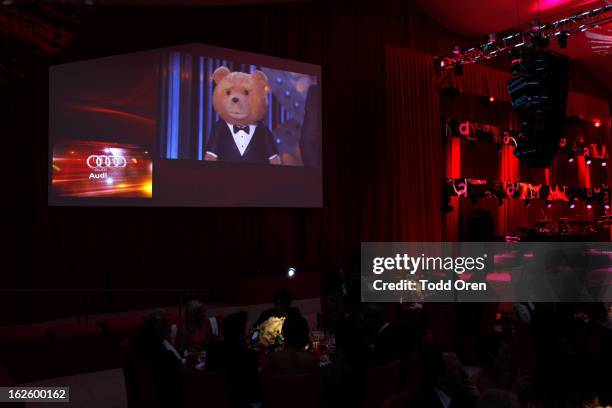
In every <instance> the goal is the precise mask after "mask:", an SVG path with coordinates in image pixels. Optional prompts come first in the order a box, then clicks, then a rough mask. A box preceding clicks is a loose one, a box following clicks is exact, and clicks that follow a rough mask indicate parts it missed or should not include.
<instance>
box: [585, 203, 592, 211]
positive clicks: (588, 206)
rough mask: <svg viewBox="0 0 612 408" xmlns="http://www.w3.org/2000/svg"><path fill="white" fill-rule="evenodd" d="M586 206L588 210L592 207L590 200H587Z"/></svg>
mask: <svg viewBox="0 0 612 408" xmlns="http://www.w3.org/2000/svg"><path fill="white" fill-rule="evenodd" d="M586 208H588V209H589V210H590V209H591V208H593V204H591V202H590V201H587V205H586Z"/></svg>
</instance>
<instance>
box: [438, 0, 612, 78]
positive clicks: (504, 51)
mask: <svg viewBox="0 0 612 408" xmlns="http://www.w3.org/2000/svg"><path fill="white" fill-rule="evenodd" d="M610 22H612V4H606V5H605V6H601V7H598V8H595V9H592V10H588V11H584V12H581V13H577V14H574V15H571V16H569V17H566V18H562V19H560V20H556V21H553V22H552V23H547V24H539V23H532V27H531V30H529V31H523V32H518V33H507V34H495V35H493V34H490V35H489V40H488V41H487V42H486V43H484V44H481V45H479V46H477V47H472V48H468V49H466V50H461V49H460V48H459V47H454V48H453V50H452V54H451V55H449V56H438V57H436V59H435V60H434V64H435V67H436V69H437V70H440V71H447V70H453V69H455V66H456V65H466V64H473V63H476V62H480V61H483V60H488V59H491V58H494V57H498V56H500V55H508V54H512V55H520V51H521V50H523V48H525V47H530V48H533V47H536V48H545V47H546V46H547V45H548V42H550V40H551V39H554V38H555V37H556V39H557V42H558V44H559V47H560V48H565V47H566V46H567V40H568V37H569V36H570V35H571V34H573V33H577V32H584V31H588V30H591V29H593V28H596V27H599V26H602V25H604V24H607V23H610Z"/></svg>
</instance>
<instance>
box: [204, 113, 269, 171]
mask: <svg viewBox="0 0 612 408" xmlns="http://www.w3.org/2000/svg"><path fill="white" fill-rule="evenodd" d="M206 152H210V153H213V154H215V155H216V156H217V160H219V161H224V162H239V163H260V164H268V163H269V159H270V158H271V157H272V156H274V155H277V154H278V150H277V149H276V144H275V143H274V136H273V135H272V132H270V130H269V129H268V128H267V127H266V126H265V125H264V124H263V123H261V122H260V123H258V124H257V127H256V128H255V133H253V137H252V138H251V141H250V143H249V145H248V146H247V148H246V150H245V151H244V154H243V155H240V151H239V150H238V147H237V146H236V143H235V142H234V137H233V135H232V132H231V131H230V129H229V127H228V126H227V123H226V122H225V121H224V120H220V121H218V122H217V123H215V124H214V125H213V128H212V130H211V132H210V137H209V139H208V144H207V145H206Z"/></svg>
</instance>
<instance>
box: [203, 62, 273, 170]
mask: <svg viewBox="0 0 612 408" xmlns="http://www.w3.org/2000/svg"><path fill="white" fill-rule="evenodd" d="M213 81H214V82H215V90H214V92H213V108H214V109H215V111H216V112H217V113H218V114H219V117H220V120H219V121H218V122H217V123H215V124H214V125H213V128H212V130H211V133H210V137H209V139H208V143H207V144H206V154H205V156H204V160H207V161H224V162H241V163H265V164H268V163H269V164H280V163H281V160H280V157H279V155H278V150H277V149H276V144H275V143H274V137H273V135H272V132H270V129H268V128H267V127H266V125H264V124H263V122H262V119H263V118H264V117H265V115H266V112H267V110H268V91H269V85H268V78H267V77H266V74H264V73H263V72H261V71H254V72H252V73H250V74H246V73H244V72H230V70H229V69H227V68H226V67H219V68H217V69H216V70H215V72H214V73H213Z"/></svg>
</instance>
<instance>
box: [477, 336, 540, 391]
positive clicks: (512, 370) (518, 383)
mask: <svg viewBox="0 0 612 408" xmlns="http://www.w3.org/2000/svg"><path fill="white" fill-rule="evenodd" d="M476 352H477V353H478V358H479V360H480V364H481V367H480V370H479V371H478V372H477V373H476V374H474V375H473V376H472V378H471V381H472V382H473V383H474V385H476V387H478V391H480V392H481V393H484V392H485V391H487V390H490V389H500V390H511V391H513V392H514V393H516V394H517V395H521V396H525V395H526V393H527V392H528V391H529V389H530V386H531V380H530V377H529V376H528V375H522V376H520V377H517V373H516V367H515V365H514V357H513V354H512V352H511V350H510V344H509V342H508V340H507V339H506V337H505V336H504V335H503V334H501V333H497V332H492V333H489V334H487V335H484V336H483V337H481V338H480V339H479V340H478V342H477V344H476Z"/></svg>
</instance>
